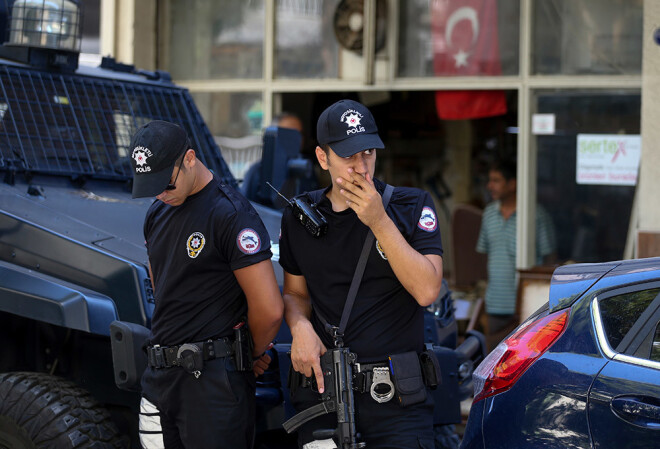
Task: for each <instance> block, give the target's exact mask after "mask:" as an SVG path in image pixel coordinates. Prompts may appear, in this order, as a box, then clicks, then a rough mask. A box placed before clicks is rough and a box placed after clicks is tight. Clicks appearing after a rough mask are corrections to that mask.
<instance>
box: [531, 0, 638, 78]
mask: <svg viewBox="0 0 660 449" xmlns="http://www.w3.org/2000/svg"><path fill="white" fill-rule="evenodd" d="M642 4H643V1H642V0H544V1H542V2H533V8H534V13H533V14H534V17H533V24H532V33H533V38H532V39H533V42H532V47H533V52H532V67H533V69H532V70H533V72H534V73H537V74H562V75H576V74H611V75H614V74H616V75H618V74H639V73H641V69H642V28H643V27H642V12H643V6H642Z"/></svg>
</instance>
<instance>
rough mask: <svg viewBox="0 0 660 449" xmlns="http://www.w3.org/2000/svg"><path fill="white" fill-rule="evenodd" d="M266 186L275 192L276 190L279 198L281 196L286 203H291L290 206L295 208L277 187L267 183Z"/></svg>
mask: <svg viewBox="0 0 660 449" xmlns="http://www.w3.org/2000/svg"><path fill="white" fill-rule="evenodd" d="M266 184H268V187H270V188H271V189H273V190H274V191H275V192H276V193H277V194H278V195H279V196H281V197H282V198H284V201H286V202H287V203H289V205H290V206H293V203H292V202H291V201H290V200H289V199H288V198H287V197H285V196H284V195H282V194H281V193H280V191H279V190H277V189H276V188H275V187H273V185H272V184H271V183H270V182H268V181H266Z"/></svg>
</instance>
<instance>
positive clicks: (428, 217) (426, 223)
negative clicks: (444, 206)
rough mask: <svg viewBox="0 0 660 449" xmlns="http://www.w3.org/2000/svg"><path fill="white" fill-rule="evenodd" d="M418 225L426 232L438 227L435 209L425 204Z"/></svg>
mask: <svg viewBox="0 0 660 449" xmlns="http://www.w3.org/2000/svg"><path fill="white" fill-rule="evenodd" d="M417 227H418V228H419V229H421V230H422V231H426V232H433V231H435V230H436V229H437V228H438V219H437V218H436V216H435V212H433V209H431V208H430V207H428V206H425V207H424V209H422V215H421V216H420V217H419V222H418V223H417Z"/></svg>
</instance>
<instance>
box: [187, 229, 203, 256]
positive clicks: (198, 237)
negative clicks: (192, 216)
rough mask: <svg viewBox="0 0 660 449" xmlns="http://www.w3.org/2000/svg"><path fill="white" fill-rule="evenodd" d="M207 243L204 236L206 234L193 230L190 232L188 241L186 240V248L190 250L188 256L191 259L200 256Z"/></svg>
mask: <svg viewBox="0 0 660 449" xmlns="http://www.w3.org/2000/svg"><path fill="white" fill-rule="evenodd" d="M205 243H206V239H205V238H204V234H202V233H201V232H193V233H192V234H190V237H188V241H187V242H186V249H187V250H188V256H189V257H190V258H191V259H194V258H195V257H197V256H199V253H201V252H202V250H203V249H204V244H205Z"/></svg>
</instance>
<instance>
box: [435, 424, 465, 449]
mask: <svg viewBox="0 0 660 449" xmlns="http://www.w3.org/2000/svg"><path fill="white" fill-rule="evenodd" d="M433 433H435V449H458V446H459V445H460V444H461V440H460V439H459V438H458V435H456V427H455V426H454V425H453V424H446V425H443V426H435V427H433Z"/></svg>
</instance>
